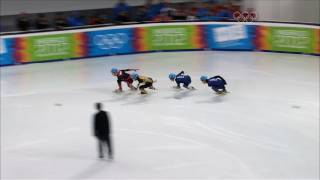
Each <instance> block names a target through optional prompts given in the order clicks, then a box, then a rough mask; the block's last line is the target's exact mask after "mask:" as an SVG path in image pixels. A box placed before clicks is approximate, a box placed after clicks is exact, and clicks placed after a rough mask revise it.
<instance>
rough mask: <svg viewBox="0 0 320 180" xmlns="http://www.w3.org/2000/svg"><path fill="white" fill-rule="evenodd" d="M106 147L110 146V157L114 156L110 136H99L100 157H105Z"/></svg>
mask: <svg viewBox="0 0 320 180" xmlns="http://www.w3.org/2000/svg"><path fill="white" fill-rule="evenodd" d="M106 148H108V155H109V157H110V158H112V156H113V150H112V142H111V138H110V136H105V137H99V138H98V150H99V157H100V158H103V157H104V153H105V152H106Z"/></svg>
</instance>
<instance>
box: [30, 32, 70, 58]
mask: <svg viewBox="0 0 320 180" xmlns="http://www.w3.org/2000/svg"><path fill="white" fill-rule="evenodd" d="M27 44H28V48H27V49H28V50H27V51H28V52H29V53H30V55H31V61H32V62H35V61H45V60H56V59H68V58H72V57H75V40H74V35H73V34H57V35H45V36H31V37H28V39H27Z"/></svg>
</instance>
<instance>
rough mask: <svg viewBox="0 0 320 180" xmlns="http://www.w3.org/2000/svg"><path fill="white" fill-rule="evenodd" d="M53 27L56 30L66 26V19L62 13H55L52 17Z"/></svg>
mask: <svg viewBox="0 0 320 180" xmlns="http://www.w3.org/2000/svg"><path fill="white" fill-rule="evenodd" d="M54 25H55V28H56V29H63V28H64V27H67V26H68V23H67V19H66V17H65V16H64V15H63V13H56V14H55V17H54Z"/></svg>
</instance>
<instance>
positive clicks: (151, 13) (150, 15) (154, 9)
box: [146, 0, 166, 20]
mask: <svg viewBox="0 0 320 180" xmlns="http://www.w3.org/2000/svg"><path fill="white" fill-rule="evenodd" d="M146 5H148V6H149V7H147V9H148V11H147V19H148V20H152V19H154V18H155V17H156V16H157V15H159V14H160V10H161V9H162V8H164V7H165V5H166V4H165V2H164V1H163V0H159V2H158V3H157V4H153V0H148V1H146Z"/></svg>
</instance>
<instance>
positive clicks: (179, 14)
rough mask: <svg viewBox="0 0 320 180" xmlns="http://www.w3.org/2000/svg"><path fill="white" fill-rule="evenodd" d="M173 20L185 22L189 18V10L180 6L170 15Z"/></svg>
mask: <svg viewBox="0 0 320 180" xmlns="http://www.w3.org/2000/svg"><path fill="white" fill-rule="evenodd" d="M170 16H171V17H172V19H173V20H185V19H186V18H187V9H186V8H183V6H182V5H178V6H177V7H176V9H175V11H174V12H172V13H171V14H170Z"/></svg>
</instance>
